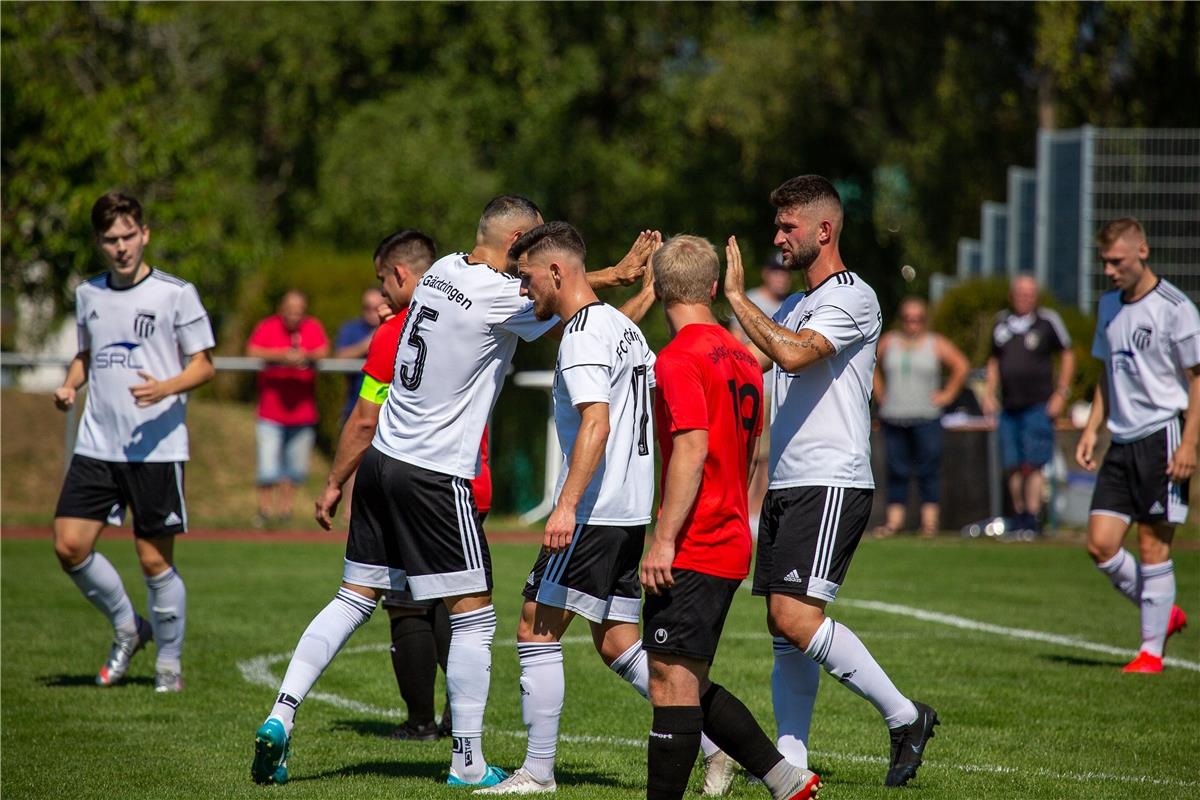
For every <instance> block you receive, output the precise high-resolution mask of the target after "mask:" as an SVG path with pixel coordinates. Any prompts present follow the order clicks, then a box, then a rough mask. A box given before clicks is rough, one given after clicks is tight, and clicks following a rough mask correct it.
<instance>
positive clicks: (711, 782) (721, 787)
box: [704, 750, 737, 797]
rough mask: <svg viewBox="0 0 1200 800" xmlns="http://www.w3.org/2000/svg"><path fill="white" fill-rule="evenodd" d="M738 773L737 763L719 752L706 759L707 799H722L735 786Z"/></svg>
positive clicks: (721, 751) (705, 781)
mask: <svg viewBox="0 0 1200 800" xmlns="http://www.w3.org/2000/svg"><path fill="white" fill-rule="evenodd" d="M736 771H737V762H736V761H734V760H733V759H732V758H730V757H729V756H728V755H726V754H725V751H724V750H717V751H716V752H714V753H713V754H712V755H711V756H705V757H704V795H705V796H706V797H721V796H723V795H725V794H728V793H729V787H730V786H732V785H733V774H734V772H736Z"/></svg>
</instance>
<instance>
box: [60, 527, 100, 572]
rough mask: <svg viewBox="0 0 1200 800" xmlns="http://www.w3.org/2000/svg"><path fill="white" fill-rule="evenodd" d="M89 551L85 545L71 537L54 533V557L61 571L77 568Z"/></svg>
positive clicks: (88, 547)
mask: <svg viewBox="0 0 1200 800" xmlns="http://www.w3.org/2000/svg"><path fill="white" fill-rule="evenodd" d="M91 551H92V549H91V547H90V546H89V545H88V544H87V543H85V542H82V541H80V540H78V539H75V538H73V537H68V536H59V535H58V532H57V531H56V532H55V536H54V555H55V556H56V557H57V558H58V563H59V565H60V566H61V567H62V568H63V569H71V568H72V567H77V566H79V565H80V564H81V563H83V560H84V559H85V558H87V557H88V555H89V554H90V553H91Z"/></svg>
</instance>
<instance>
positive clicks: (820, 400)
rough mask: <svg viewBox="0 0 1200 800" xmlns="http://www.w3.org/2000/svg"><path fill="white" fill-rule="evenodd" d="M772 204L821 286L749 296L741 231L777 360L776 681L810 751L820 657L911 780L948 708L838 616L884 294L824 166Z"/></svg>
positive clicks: (767, 343) (736, 295)
mask: <svg viewBox="0 0 1200 800" xmlns="http://www.w3.org/2000/svg"><path fill="white" fill-rule="evenodd" d="M771 203H772V205H774V206H775V208H776V214H775V225H776V228H777V231H776V234H775V246H776V247H778V248H780V250H781V251H782V252H783V260H784V264H785V266H787V267H788V269H791V270H793V271H795V272H803V273H804V279H805V282H806V284H807V286H808V290H807V291H805V292H801V293H798V294H794V295H792V296H791V297H789V298H788V299H787V300H786V301H784V303H783V305H782V306H781V307H780V309H779V311H778V312H776V314H775V318H774V320H772V319H769V318H768V317H767V316H766V315H765V314H763V313H762V311H760V310H759V309H758V308H757V307H756V306H755V305H754V304H753V303H751V302H750V301H749V300H748V299H747V298H746V292H745V274H744V271H743V268H742V258H741V253H740V252H739V251H738V247H737V241H736V240H735V239H733V238H732V237H731V238H730V239H729V243H728V246H727V247H726V250H725V253H726V257H727V259H728V270H727V272H726V275H725V295H726V297H728V298H729V302H730V304H731V305H732V306H733V312H734V314H736V315H737V318H738V322H740V323H741V324H742V327H743V328H744V329H745V331H746V334H747V335H748V336H749V337H750V340H751V341H752V342H753V343H754V345H755V346H756V347H757V348H758V349H759V351H760V356H759V363H760V364H761V365H762V367H763V369H764V370H765V369H768V368H770V367H771V366H772V365H774V369H773V371H772V373H771V380H772V381H773V382H774V393H773V399H772V403H773V406H774V408H773V411H774V413H773V414H772V423H771V462H770V463H771V476H770V483H769V485H768V491H767V496H766V498H765V499H764V500H763V509H762V517H761V519H762V524H761V526H760V529H759V535H758V559H757V561H756V563H755V569H754V593H755V594H757V595H765V596H766V597H767V625H768V627H769V628H770V631H771V633H772V634H774V635H775V637H776V638H775V670H774V673H773V674H772V681H771V683H772V695H773V698H774V704H775V718H776V720H777V722H778V725H779V739H780V744H781V749H782V750H783V752H784V755H786V756H788V758H789V760H792V761H793V763H797V762H804V763H805V764H806V763H807V758H808V753H807V739H808V728H809V722H810V720H811V718H812V709H813V703H814V702H815V700H816V691H817V678H818V672H817V669H816V667H815V666H813V662H816V663H817V664H820V665H821V666H822V667H824V668H825V671H826V672H828V673H830V674H831V675H833V676H834V677H835V678H836V679H837V680H838V681H839V682H840V683H841V684H842V685H843V686H845V687H847V688H848V689H850V690H851V691H853V692H854V693H855V694H857V695H859V696H860V697H863V698H864V699H866V700H868V701H869V702H870V703H871V704H872V705H874V706H875V708H876V709H877V710H878V711H879V713H880V716H882V717H883V719H884V721H885V723H886V724H887V726H888V730H889V732H890V736H891V745H892V748H891V750H892V754H891V763H890V765H889V767H888V772H887V776H886V778H885V780H884V783H885V785H887V786H902V785H904V784H905V783H907V782H908V781H909V780H911V779H912V777H913V776H914V775H916V772H917V768H918V767H919V766H920V765H921V759H922V756H923V754H924V751H925V745H926V743H927V742H928V740H929V739H930V737H932V736H933V728H934V726H935V725H937V724H938V718H937V714H936V713H935V712H934V710H933V709H932V708H930V707H929V706H927V705H925V704H923V703H914V702H913V701H911V700H909V699H908V698H907V697H905V696H904V695H903V694H901V693H900V691H899V690H898V689H897V688H896V686H895V684H893V683H892V680H891V678H889V677H888V676H887V673H886V672H884V671H883V668H882V667H881V666H880V665H879V663H878V662H876V661H875V658H874V657H873V656H872V655H871V653H870V652H869V651H868V650H867V648H866V646H865V645H863V643H862V642H861V641H860V640H859V638H858V637H857V636H855V635H854V632H853V631H851V630H850V629H849V628H848V627H846V626H845V625H843V624H840V623H837V622H834V620H832V619H830V618H829V617H827V616H825V606H826V604H828V603H831V602H833V600H834V599H835V598H836V597H837V592H838V589H839V588H840V586H841V583H842V581H843V580H844V579H845V577H846V571H847V570H848V569H849V567H850V559H851V558H852V557H853V555H854V550H855V548H857V547H858V543H859V541H860V540H861V539H862V534H863V531H864V530H865V528H866V525H867V519H868V517H869V515H870V511H871V495H872V494H873V491H874V487H875V482H874V479H873V478H872V475H871V440H870V434H871V415H870V410H869V402H870V399H871V385H872V376H873V374H874V371H875V347H876V344H877V343H878V341H879V332H880V328H881V327H882V325H881V320H882V317H881V314H880V311H879V302H878V300H877V299H876V297H875V292H874V291H873V290H872V289H871V287H870V286H868V285H867V283H866V281H864V280H863V279H862V277H861V276H859V275H856V274H854V273H853V272H850V271H849V270H847V269H846V266H845V264H843V263H842V257H841V254H840V252H839V250H838V238H839V236H840V235H841V232H842V220H843V216H842V202H841V198H840V197H839V196H838V193H837V190H836V189H834V187H833V184H831V183H830V182H829V181H828V180H826V179H825V178H823V177H821V176H819V175H802V176H799V177H796V178H792V179H791V180H788V181H786V182H785V183H783V184H782V185H781V186H780V187H779V188H777V189H776V190H775V191H774V192H772V193H771ZM801 765H803V764H801Z"/></svg>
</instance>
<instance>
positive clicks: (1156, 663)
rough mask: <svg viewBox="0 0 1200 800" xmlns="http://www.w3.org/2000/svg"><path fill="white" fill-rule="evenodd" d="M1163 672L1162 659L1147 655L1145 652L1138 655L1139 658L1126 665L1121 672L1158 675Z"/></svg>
mask: <svg viewBox="0 0 1200 800" xmlns="http://www.w3.org/2000/svg"><path fill="white" fill-rule="evenodd" d="M1162 671H1163V663H1162V657H1161V656H1156V655H1152V654H1150V653H1147V652H1146V651H1145V650H1143V651H1142V652H1140V653H1138V654H1137V658H1135V659H1134V660H1133V661H1130V662H1129V663H1128V664H1126V665H1125V669H1123V670H1121V672H1144V673H1150V674H1157V673H1159V672H1162Z"/></svg>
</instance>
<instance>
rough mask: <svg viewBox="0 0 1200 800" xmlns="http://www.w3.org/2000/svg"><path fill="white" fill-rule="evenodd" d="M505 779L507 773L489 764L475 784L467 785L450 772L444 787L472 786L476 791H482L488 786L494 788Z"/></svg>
mask: <svg viewBox="0 0 1200 800" xmlns="http://www.w3.org/2000/svg"><path fill="white" fill-rule="evenodd" d="M507 777H508V773H507V772H505V771H504V770H502V769H500V768H499V767H497V766H494V765H492V764H489V765H488V768H487V769H486V770H484V773H483V777H482V778H480V779H479V780H478V781H476V782H475V783H467V782H466V781H464V780H463V779H462V778H460V777H458V776H457V775H455V774H454V773H453V772H451V773H450V777H449V778H447V779H446V785H447V786H473V787H475V788H476V789H482V788H485V787H488V786H495V785H496V784H497V783H499V782H500V781H502V780H504V779H505V778H507Z"/></svg>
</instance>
